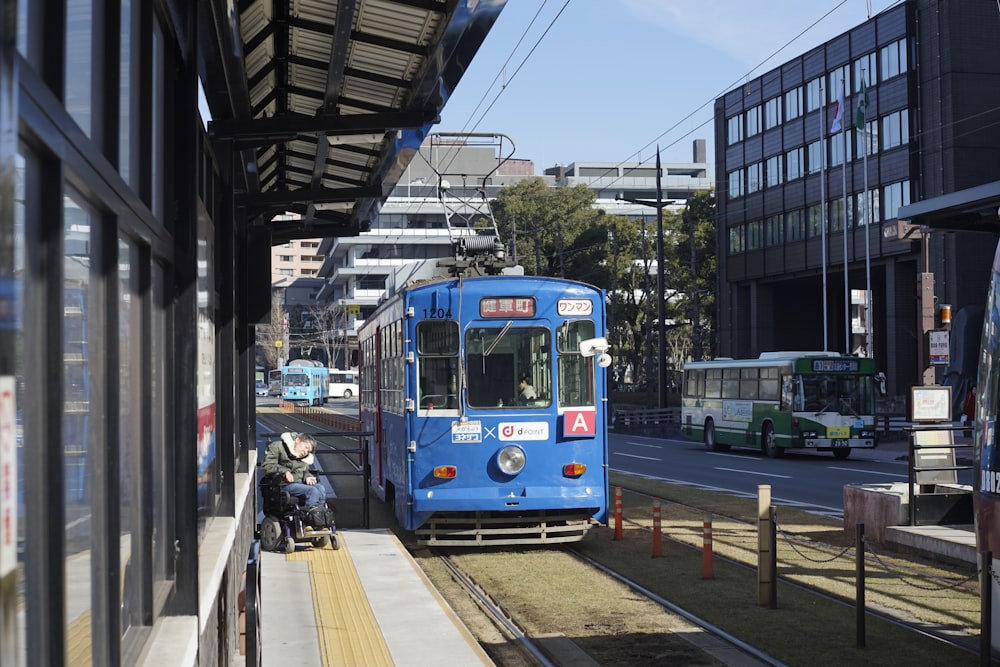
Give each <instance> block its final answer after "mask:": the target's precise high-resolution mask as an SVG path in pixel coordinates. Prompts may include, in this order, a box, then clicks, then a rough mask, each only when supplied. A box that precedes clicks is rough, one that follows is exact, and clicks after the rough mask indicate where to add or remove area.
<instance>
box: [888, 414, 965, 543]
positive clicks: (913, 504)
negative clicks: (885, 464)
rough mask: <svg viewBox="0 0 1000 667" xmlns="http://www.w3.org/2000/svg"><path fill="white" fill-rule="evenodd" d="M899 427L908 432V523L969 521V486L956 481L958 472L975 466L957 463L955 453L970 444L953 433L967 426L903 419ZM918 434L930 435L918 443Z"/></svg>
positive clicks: (926, 523) (915, 524)
mask: <svg viewBox="0 0 1000 667" xmlns="http://www.w3.org/2000/svg"><path fill="white" fill-rule="evenodd" d="M902 430H903V432H904V433H906V434H908V435H909V456H908V457H907V458H908V462H907V474H906V481H907V490H908V492H909V507H908V510H909V520H910V525H911V526H917V525H928V524H930V525H944V524H956V523H963V524H964V523H972V520H973V519H972V489H971V488H970V489H968V490H965V489H963V488H962V487H961V486H960V485H959V484H958V471H960V470H973V469H974V468H975V466H974V465H972V464H961V463H958V457H957V455H956V452H957V451H959V450H963V449H969V450H971V449H973V445H972V444H971V443H964V442H960V443H956V442H955V441H954V435H953V434H954V433H955V432H956V431H967V430H968V426H967V425H966V424H956V423H954V422H943V423H936V424H920V423H912V422H907V423H905V424H904V425H903V426H902ZM920 434H930V435H928V437H926V438H925V439H926V440H928V442H925V443H920V442H918V440H920V439H921V438H920V437H919V436H920ZM932 440H933V442H931V441H932ZM942 440H943V441H942ZM935 460H939V461H940V460H944V464H935V463H933V461H935ZM942 473H943V474H942ZM939 488H941V489H944V490H945V492H944V493H942V492H940V491H939ZM918 514H922V515H923V516H918Z"/></svg>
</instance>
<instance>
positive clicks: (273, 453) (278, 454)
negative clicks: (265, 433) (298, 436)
mask: <svg viewBox="0 0 1000 667" xmlns="http://www.w3.org/2000/svg"><path fill="white" fill-rule="evenodd" d="M285 435H287V434H282V439H281V440H275V441H274V442H272V443H271V444H270V445H268V446H267V452H266V453H265V454H264V462H263V463H261V464H260V470H261V472H263V473H264V474H265V475H273V474H275V473H277V474H280V475H282V476H284V474H285V473H286V472H291V473H292V481H293V482H301V483H305V481H306V477H309V476H310V475H312V473H311V472H310V471H309V462H310V461H311V460H312V457H311V456H309V457H306V458H305V459H299V458H296V457H295V456H294V455H293V454H292V446H291V445H290V444H287V443H286V440H290V439H291V438H285ZM282 481H287V480H282Z"/></svg>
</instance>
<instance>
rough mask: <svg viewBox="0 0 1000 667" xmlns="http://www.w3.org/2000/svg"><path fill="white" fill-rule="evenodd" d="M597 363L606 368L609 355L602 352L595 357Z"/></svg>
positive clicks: (609, 363) (609, 362)
mask: <svg viewBox="0 0 1000 667" xmlns="http://www.w3.org/2000/svg"><path fill="white" fill-rule="evenodd" d="M597 365H598V366H600V367H601V368H607V367H608V366H610V365H611V355H610V354H608V353H607V352H604V353H602V354H600V355H598V357H597Z"/></svg>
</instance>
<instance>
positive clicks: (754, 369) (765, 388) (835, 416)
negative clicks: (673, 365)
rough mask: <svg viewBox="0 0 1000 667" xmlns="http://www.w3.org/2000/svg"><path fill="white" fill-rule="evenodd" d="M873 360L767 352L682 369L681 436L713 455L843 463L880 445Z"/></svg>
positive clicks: (830, 354) (877, 379) (877, 380)
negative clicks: (819, 455) (741, 453)
mask: <svg viewBox="0 0 1000 667" xmlns="http://www.w3.org/2000/svg"><path fill="white" fill-rule="evenodd" d="M882 377H883V376H882V374H880V373H879V374H876V372H875V361H874V359H868V358H865V357H853V356H846V355H840V354H837V353H836V352H765V353H763V354H761V355H760V357H759V358H757V359H727V358H719V359H714V360H712V361H696V362H690V363H688V364H685V366H684V386H683V392H682V398H681V423H682V429H683V432H684V434H685V435H686V436H687V437H689V438H692V439H695V440H702V441H703V442H704V443H705V447H707V448H708V449H709V450H711V451H725V450H728V449H729V448H730V447H750V448H753V449H760V450H761V451H763V452H764V454H766V455H767V456H768V457H770V458H775V457H778V456H781V454H782V452H784V451H785V450H788V449H804V450H816V451H829V452H832V453H833V456H834V457H835V458H838V459H846V458H847V457H848V456H850V454H851V450H852V449H872V448H874V447H875V446H876V445H877V443H876V440H875V390H876V383H878V384H879V386H884V384H883V380H882Z"/></svg>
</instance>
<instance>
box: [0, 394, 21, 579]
mask: <svg viewBox="0 0 1000 667" xmlns="http://www.w3.org/2000/svg"><path fill="white" fill-rule="evenodd" d="M14 401H15V395H14V377H13V376H10V375H6V376H3V377H0V579H3V578H4V577H6V576H7V575H8V574H9V573H11V572H13V571H14V570H15V569H16V568H17V406H16V405H15V404H14Z"/></svg>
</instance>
